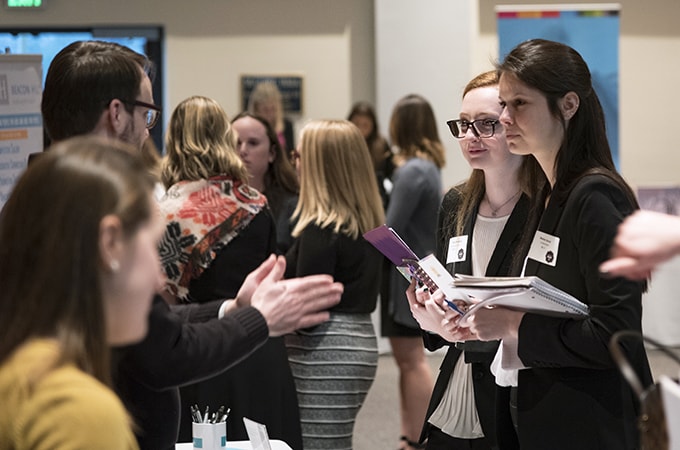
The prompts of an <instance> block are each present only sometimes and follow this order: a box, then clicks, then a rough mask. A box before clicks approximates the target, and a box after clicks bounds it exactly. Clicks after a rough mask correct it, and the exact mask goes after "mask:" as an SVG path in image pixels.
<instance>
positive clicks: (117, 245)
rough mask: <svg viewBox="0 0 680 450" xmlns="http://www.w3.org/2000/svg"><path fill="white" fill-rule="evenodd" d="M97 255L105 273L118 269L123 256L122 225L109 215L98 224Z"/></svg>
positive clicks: (115, 217)
mask: <svg viewBox="0 0 680 450" xmlns="http://www.w3.org/2000/svg"><path fill="white" fill-rule="evenodd" d="M99 255H100V257H101V263H102V266H103V269H104V270H105V271H109V272H112V273H115V272H117V271H118V270H119V269H120V261H121V258H122V256H123V225H122V224H121V222H120V218H118V217H117V216H114V215H111V214H109V215H108V216H104V217H103V218H102V220H101V221H100V222H99Z"/></svg>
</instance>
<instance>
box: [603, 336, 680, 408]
mask: <svg viewBox="0 0 680 450" xmlns="http://www.w3.org/2000/svg"><path fill="white" fill-rule="evenodd" d="M625 338H635V339H637V340H638V341H641V342H644V343H647V344H651V345H653V346H654V347H656V348H657V349H658V350H660V351H661V352H662V353H664V354H665V355H666V356H668V357H669V358H670V359H672V360H673V361H675V362H676V363H678V365H680V356H678V354H677V353H675V352H673V351H672V350H671V349H670V348H668V347H667V346H665V345H663V344H662V343H660V342H659V341H657V340H655V339H652V338H650V337H647V336H643V335H642V333H640V332H638V331H633V330H622V331H617V332H616V333H614V335H613V336H612V337H611V339H610V340H609V350H610V352H611V354H612V357H613V358H614V361H615V362H616V364H617V365H618V366H619V370H621V373H622V374H623V376H624V378H625V379H626V381H628V384H630V387H631V388H632V389H633V391H634V392H635V394H637V396H638V398H642V397H643V394H644V392H645V388H644V386H642V383H641V382H640V378H639V377H638V375H637V374H636V373H635V370H634V369H633V366H631V365H630V362H629V361H628V358H627V357H626V355H625V354H624V352H623V350H622V349H621V340H622V339H625Z"/></svg>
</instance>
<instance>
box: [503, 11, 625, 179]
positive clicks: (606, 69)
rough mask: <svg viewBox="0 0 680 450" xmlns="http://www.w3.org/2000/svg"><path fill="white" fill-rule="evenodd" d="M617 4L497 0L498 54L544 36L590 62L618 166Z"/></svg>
mask: <svg viewBox="0 0 680 450" xmlns="http://www.w3.org/2000/svg"><path fill="white" fill-rule="evenodd" d="M620 9H621V6H620V5H619V4H592V5H589V4H574V5H499V6H496V17H497V20H498V40H499V44H500V48H499V53H498V54H499V57H500V59H501V60H502V59H503V58H504V57H505V55H507V54H508V52H510V50H512V48H513V47H515V46H516V45H517V44H519V43H520V42H522V41H525V40H527V39H533V38H543V39H549V40H551V41H558V42H562V43H564V44H567V45H569V46H571V47H573V48H574V49H576V51H578V52H579V53H580V54H581V56H583V59H584V60H585V61H586V63H587V64H588V67H589V68H590V73H591V76H592V80H593V86H594V87H595V92H597V95H598V97H599V99H600V102H601V103H602V108H603V109H604V114H605V120H606V126H607V137H608V139H609V145H610V146H611V149H612V156H613V157H614V162H615V163H616V165H617V167H618V166H619V11H620Z"/></svg>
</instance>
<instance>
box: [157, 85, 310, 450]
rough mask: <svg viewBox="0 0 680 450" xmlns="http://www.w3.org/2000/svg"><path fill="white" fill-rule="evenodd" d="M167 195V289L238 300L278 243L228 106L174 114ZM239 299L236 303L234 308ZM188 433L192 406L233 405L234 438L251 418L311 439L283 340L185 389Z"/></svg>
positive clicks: (195, 106)
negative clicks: (302, 431)
mask: <svg viewBox="0 0 680 450" xmlns="http://www.w3.org/2000/svg"><path fill="white" fill-rule="evenodd" d="M165 147H166V157H165V159H164V160H163V163H162V165H161V179H162V181H163V184H164V185H165V187H166V189H167V192H166V195H165V196H164V197H163V198H162V199H161V200H160V201H159V206H160V210H161V213H162V216H163V219H164V220H165V225H166V229H165V234H164V236H163V239H162V240H161V242H160V245H159V252H160V255H161V263H162V265H163V269H164V271H165V274H166V276H167V287H168V290H169V291H170V293H171V294H172V296H173V297H175V298H177V299H178V300H179V301H180V302H183V303H206V302H210V301H213V300H218V299H224V298H233V297H235V296H236V295H237V293H238V290H239V287H240V286H241V284H242V283H243V281H244V280H245V278H246V276H247V275H248V273H249V272H250V271H252V270H254V269H255V268H257V267H258V266H259V265H260V264H261V263H262V262H263V261H264V260H266V259H267V256H268V255H270V254H271V253H272V252H273V251H275V248H276V234H275V228H274V221H273V218H272V215H271V214H270V212H269V210H268V208H267V200H266V198H265V197H264V196H263V195H262V194H261V193H259V192H258V191H257V190H255V189H253V188H252V187H250V186H249V185H248V183H247V181H248V172H247V170H246V167H245V165H244V164H243V162H242V161H241V159H240V158H239V157H238V154H237V153H236V133H235V132H234V130H233V129H232V127H231V124H230V123H229V120H228V118H227V114H226V113H225V112H224V110H223V109H222V107H220V105H219V104H218V103H217V102H216V101H214V100H212V99H210V98H207V97H200V96H195V97H190V98H188V99H186V100H184V101H183V102H181V103H180V104H179V105H178V106H177V108H175V110H174V111H173V113H172V116H171V117H170V123H169V126H168V133H167V136H166V145H165ZM234 303H235V302H233V301H231V302H227V306H226V307H227V308H231V307H232V306H233V304H234ZM180 393H181V401H182V409H181V414H182V420H181V425H180V435H179V439H180V441H190V440H191V414H190V406H191V405H194V404H198V405H199V406H200V407H201V408H205V407H209V408H210V411H217V409H218V408H219V407H220V406H224V407H225V408H226V407H228V408H231V415H230V417H229V420H228V421H227V428H228V430H227V436H229V439H232V440H243V439H248V435H247V433H246V430H245V426H244V425H243V417H248V418H249V419H252V420H255V421H256V422H260V423H262V424H264V425H266V426H267V431H268V432H269V436H270V437H271V438H273V439H281V440H283V441H285V442H286V443H288V445H290V446H291V447H292V448H295V449H300V448H301V447H302V438H301V434H300V419H299V415H298V405H297V397H296V394H295V384H294V382H293V376H292V374H291V371H290V367H289V366H288V359H287V355H286V349H285V347H284V344H283V338H280V337H279V338H271V339H269V340H268V341H267V342H266V343H265V344H264V345H263V346H262V347H260V348H259V349H257V350H256V351H255V352H254V353H252V354H251V355H250V356H248V358H246V359H244V360H243V361H241V362H240V363H238V364H237V365H235V366H234V367H232V368H230V369H229V370H227V371H226V372H223V373H221V374H219V375H217V376H215V377H213V378H210V379H207V380H203V381H200V382H198V383H196V384H193V385H189V386H185V387H183V388H181V389H180Z"/></svg>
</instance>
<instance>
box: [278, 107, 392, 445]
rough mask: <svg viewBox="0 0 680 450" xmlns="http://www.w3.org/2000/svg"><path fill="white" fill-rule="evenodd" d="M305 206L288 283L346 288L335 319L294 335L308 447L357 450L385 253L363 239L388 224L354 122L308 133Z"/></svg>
mask: <svg viewBox="0 0 680 450" xmlns="http://www.w3.org/2000/svg"><path fill="white" fill-rule="evenodd" d="M300 139H301V142H300V148H299V161H298V169H299V173H300V201H299V203H298V205H297V208H296V210H295V213H294V218H296V219H297V224H296V226H295V228H294V229H293V236H294V237H296V240H295V242H294V243H293V246H292V247H291V249H290V250H289V251H288V254H287V255H286V260H287V271H286V276H287V277H294V276H304V275H311V274H329V275H332V276H333V278H334V279H335V280H336V281H339V282H341V283H343V284H344V287H345V289H344V292H343V294H342V298H341V300H340V303H339V304H338V305H336V306H334V307H333V308H331V310H330V320H329V321H328V322H326V323H324V324H321V325H318V326H316V327H313V328H308V329H303V330H298V331H297V332H296V333H295V334H292V335H288V336H286V347H287V348H288V360H289V362H290V365H291V369H292V371H293V376H294V377H295V384H296V387H297V392H298V400H299V404H300V417H301V419H302V434H303V444H304V448H306V449H348V448H352V433H353V428H354V421H355V419H356V416H357V413H358V412H359V409H360V408H361V405H362V404H363V401H364V399H365V398H366V394H367V392H368V389H369V388H370V386H371V384H372V383H373V379H374V378H375V372H376V368H377V363H378V347H377V339H376V336H375V331H374V329H373V324H372V322H371V318H370V314H371V312H372V311H373V310H374V309H375V306H376V301H377V296H378V287H379V283H377V282H376V280H378V278H379V276H380V268H381V263H382V257H381V255H380V254H379V253H378V252H377V250H375V249H374V248H373V247H372V246H371V244H369V243H368V242H367V241H366V240H364V238H363V237H362V234H363V233H365V232H366V231H369V230H370V229H372V228H375V227H377V226H379V225H381V224H382V223H383V213H382V204H381V199H380V195H379V193H378V188H377V185H376V180H375V174H374V172H373V166H372V164H371V158H370V156H369V152H368V147H367V146H366V142H365V140H364V138H363V137H362V136H361V133H360V132H359V130H358V129H357V128H356V126H354V125H353V124H352V123H350V122H347V121H315V122H311V123H309V124H308V125H306V126H305V127H304V128H303V130H302V133H301V135H300Z"/></svg>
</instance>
